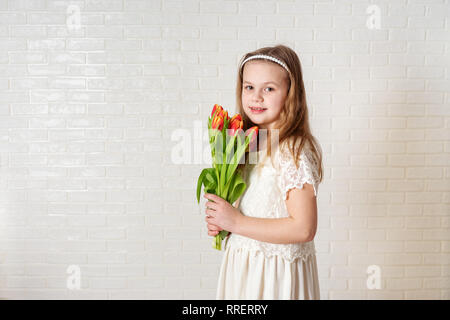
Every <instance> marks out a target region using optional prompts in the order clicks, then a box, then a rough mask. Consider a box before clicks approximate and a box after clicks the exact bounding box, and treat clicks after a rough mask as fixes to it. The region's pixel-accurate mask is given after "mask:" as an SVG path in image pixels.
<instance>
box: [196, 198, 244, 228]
mask: <svg viewBox="0 0 450 320" xmlns="http://www.w3.org/2000/svg"><path fill="white" fill-rule="evenodd" d="M204 197H205V198H206V199H208V200H212V201H208V202H206V210H205V213H206V218H205V221H206V222H207V223H208V224H211V225H214V226H215V227H219V228H221V229H223V230H227V231H228V232H235V230H236V227H237V226H238V223H239V222H238V221H239V219H240V217H241V216H242V213H241V212H240V211H239V210H238V209H236V208H235V207H233V206H232V205H231V204H230V203H228V202H227V201H225V200H224V199H222V198H221V197H219V196H216V195H215V194H212V193H206V194H205V195H204ZM208 229H209V228H208ZM208 234H209V232H208Z"/></svg>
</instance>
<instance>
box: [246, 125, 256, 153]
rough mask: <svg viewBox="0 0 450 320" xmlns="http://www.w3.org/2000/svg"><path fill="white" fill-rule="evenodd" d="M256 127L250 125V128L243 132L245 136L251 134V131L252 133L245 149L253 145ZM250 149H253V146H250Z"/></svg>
mask: <svg viewBox="0 0 450 320" xmlns="http://www.w3.org/2000/svg"><path fill="white" fill-rule="evenodd" d="M258 130H259V129H258V127H257V126H254V127H251V128H250V129H248V130H247V131H246V132H245V136H246V137H247V136H250V135H251V134H252V132H253V134H252V137H251V138H250V142H249V143H248V147H247V150H248V148H249V147H250V146H253V145H254V143H256V137H257V136H258ZM250 149H253V147H250Z"/></svg>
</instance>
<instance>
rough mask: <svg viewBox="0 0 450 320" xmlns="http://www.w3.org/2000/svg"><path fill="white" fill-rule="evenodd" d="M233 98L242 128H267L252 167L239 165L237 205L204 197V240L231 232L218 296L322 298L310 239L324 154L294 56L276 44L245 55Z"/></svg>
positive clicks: (226, 246) (214, 197) (315, 221)
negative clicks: (243, 185)
mask: <svg viewBox="0 0 450 320" xmlns="http://www.w3.org/2000/svg"><path fill="white" fill-rule="evenodd" d="M236 94H237V103H238V112H239V113H240V114H241V115H242V118H243V121H244V130H247V129H248V128H250V127H253V126H258V127H259V129H266V130H267V131H266V132H267V140H266V141H264V143H261V142H263V141H259V142H260V143H259V146H258V153H257V155H258V163H257V164H256V165H254V164H249V163H247V162H248V159H246V163H245V164H240V165H239V168H240V169H242V172H243V173H244V174H243V175H244V180H245V182H246V183H247V189H246V190H245V192H244V194H243V195H242V196H241V198H240V199H239V200H238V201H239V205H238V206H237V207H233V206H232V205H231V204H229V203H228V202H226V201H225V200H223V199H222V198H220V197H218V196H216V195H213V194H205V196H204V197H205V198H207V199H208V200H212V201H207V203H206V209H205V212H206V215H207V216H206V219H205V220H206V222H207V227H208V235H210V236H215V235H217V234H218V232H219V231H220V230H222V229H224V230H227V231H229V232H231V233H230V235H229V237H228V238H227V241H226V243H225V251H224V255H223V260H222V264H221V267H220V273H219V280H218V288H217V294H216V299H271V300H274V299H320V292H319V282H318V272H317V264H316V256H315V247H314V242H313V239H314V236H315V234H316V229H317V203H316V196H317V190H318V185H319V183H320V182H321V181H322V153H321V149H320V146H319V144H318V143H317V141H316V139H315V138H314V137H313V136H312V134H311V130H310V126H309V122H308V121H309V120H308V109H307V105H306V97H305V88H304V84H303V77H302V70H301V66H300V61H299V58H298V56H297V54H296V53H295V52H294V51H293V50H292V49H290V48H289V47H286V46H283V45H278V46H275V47H265V48H261V49H259V50H256V51H253V52H250V53H248V54H246V55H244V57H243V58H242V59H241V63H240V68H239V72H238V81H237V91H236ZM255 108H259V110H257V109H255ZM261 108H262V111H261ZM261 131H262V130H260V132H261ZM274 136H275V137H277V138H278V141H275V143H274V141H273V137H274ZM269 142H270V143H269ZM273 144H275V147H272V146H273ZM262 145H265V146H266V147H265V148H264V147H263V146H262ZM272 149H273V150H272ZM263 152H264V154H263ZM263 156H264V157H263ZM267 156H270V157H271V161H267V159H268V158H267Z"/></svg>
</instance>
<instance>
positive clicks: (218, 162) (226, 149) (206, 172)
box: [197, 104, 258, 250]
mask: <svg viewBox="0 0 450 320" xmlns="http://www.w3.org/2000/svg"><path fill="white" fill-rule="evenodd" d="M243 127H244V123H243V121H242V117H241V115H240V114H236V115H234V116H233V117H232V118H231V119H230V117H229V116H228V111H226V110H224V109H223V108H222V106H220V105H218V104H215V105H214V107H213V110H212V112H211V117H210V118H209V119H208V133H209V143H210V147H211V156H212V160H213V164H212V167H211V168H205V169H203V170H202V172H201V173H200V176H199V178H198V181H197V202H198V203H200V192H201V187H202V185H203V186H204V191H205V193H213V194H215V195H218V196H219V197H221V198H222V199H225V200H226V201H228V202H229V203H231V204H233V203H234V202H235V201H236V200H237V199H238V198H239V197H240V196H241V195H242V194H243V193H244V191H245V189H246V188H247V186H246V184H245V182H244V180H243V179H242V177H241V175H240V173H239V172H237V171H236V169H237V166H238V164H239V163H241V161H242V159H243V156H245V153H246V151H247V150H248V145H249V144H250V143H254V142H256V136H257V135H258V127H252V128H250V129H248V130H247V131H246V132H245V134H244V132H243V130H242V129H243ZM227 131H228V132H227ZM227 133H231V134H230V135H227ZM230 136H231V137H230ZM233 152H234V153H233ZM244 160H245V159H244ZM228 234H229V232H228V231H226V230H222V231H220V232H219V234H218V235H216V236H215V237H214V239H213V248H214V249H217V250H222V240H223V239H225V238H226V237H227V236H228Z"/></svg>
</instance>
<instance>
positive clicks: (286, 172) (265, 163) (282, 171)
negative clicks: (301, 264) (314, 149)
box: [226, 147, 319, 262]
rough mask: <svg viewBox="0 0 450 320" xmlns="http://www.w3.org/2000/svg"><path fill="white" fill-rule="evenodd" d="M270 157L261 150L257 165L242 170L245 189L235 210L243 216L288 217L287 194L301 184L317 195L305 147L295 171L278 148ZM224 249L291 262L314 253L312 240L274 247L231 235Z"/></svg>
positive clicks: (290, 159) (312, 161)
mask: <svg viewBox="0 0 450 320" xmlns="http://www.w3.org/2000/svg"><path fill="white" fill-rule="evenodd" d="M272 156H273V160H274V161H273V162H272V161H271V160H272V159H271V158H270V157H269V156H268V155H267V154H266V152H265V150H261V151H259V152H258V163H257V164H248V165H246V167H245V169H244V177H243V179H244V180H245V182H246V184H247V188H246V190H245V192H244V193H243V195H242V196H241V199H240V201H239V205H238V209H239V210H240V211H241V212H242V214H244V215H246V216H249V217H258V218H284V217H289V213H288V211H287V207H286V202H285V200H286V195H287V192H288V191H289V190H290V189H292V188H295V187H297V188H299V189H301V188H302V187H303V184H304V183H310V184H312V185H313V187H314V193H315V195H317V190H318V180H319V179H318V175H317V162H316V161H315V159H314V157H313V156H312V154H311V151H310V150H309V149H307V147H304V148H303V150H302V152H301V156H300V163H299V167H298V168H296V166H295V163H294V159H293V157H292V156H291V155H290V153H289V150H287V148H281V147H280V148H277V149H276V150H275V152H274V154H273V155H272ZM226 245H227V246H228V245H230V246H233V247H237V248H239V247H246V248H248V249H254V250H259V251H262V252H263V253H264V254H265V255H266V256H267V257H270V256H272V255H281V256H282V257H283V258H285V259H287V260H289V261H291V262H292V261H294V260H295V259H297V258H302V259H306V258H307V257H308V256H309V255H311V254H314V253H315V247H314V241H313V240H312V241H309V242H302V243H292V244H276V243H269V242H263V241H258V240H255V239H251V238H248V237H245V236H242V235H239V234H233V233H232V234H231V235H230V237H229V239H228V242H227V244H226Z"/></svg>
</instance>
